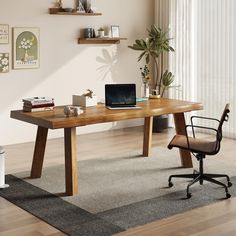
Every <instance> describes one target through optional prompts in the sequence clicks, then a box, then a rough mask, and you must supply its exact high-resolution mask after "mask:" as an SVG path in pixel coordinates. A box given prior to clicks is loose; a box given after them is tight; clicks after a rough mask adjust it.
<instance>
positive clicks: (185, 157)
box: [174, 113, 193, 168]
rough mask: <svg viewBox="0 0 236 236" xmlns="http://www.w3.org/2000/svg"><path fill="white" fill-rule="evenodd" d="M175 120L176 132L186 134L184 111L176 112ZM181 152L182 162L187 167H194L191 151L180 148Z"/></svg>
mask: <svg viewBox="0 0 236 236" xmlns="http://www.w3.org/2000/svg"><path fill="white" fill-rule="evenodd" d="M174 120H175V130H176V134H183V135H186V130H185V125H186V124H185V119H184V113H176V114H174ZM179 154H180V158H181V164H182V166H183V167H185V168H191V167H193V163H192V158H191V153H190V152H189V151H186V150H183V149H179Z"/></svg>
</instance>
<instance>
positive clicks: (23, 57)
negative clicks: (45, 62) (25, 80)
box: [13, 27, 39, 69]
mask: <svg viewBox="0 0 236 236" xmlns="http://www.w3.org/2000/svg"><path fill="white" fill-rule="evenodd" d="M34 68H39V28H23V27H22V28H13V69H34Z"/></svg>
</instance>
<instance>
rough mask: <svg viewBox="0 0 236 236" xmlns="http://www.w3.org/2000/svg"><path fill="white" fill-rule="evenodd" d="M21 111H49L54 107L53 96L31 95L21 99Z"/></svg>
mask: <svg viewBox="0 0 236 236" xmlns="http://www.w3.org/2000/svg"><path fill="white" fill-rule="evenodd" d="M22 101H23V111H29V112H34V111H51V110H53V109H54V106H55V104H54V98H51V97H32V98H25V99H22Z"/></svg>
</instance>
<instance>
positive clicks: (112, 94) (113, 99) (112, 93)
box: [105, 84, 136, 107]
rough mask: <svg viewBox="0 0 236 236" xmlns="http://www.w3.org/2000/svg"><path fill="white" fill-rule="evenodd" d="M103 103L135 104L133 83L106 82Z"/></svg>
mask: <svg viewBox="0 0 236 236" xmlns="http://www.w3.org/2000/svg"><path fill="white" fill-rule="evenodd" d="M105 105H106V106H111V107H119V106H135V105H136V86H135V84H106V85H105Z"/></svg>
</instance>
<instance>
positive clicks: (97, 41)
mask: <svg viewBox="0 0 236 236" xmlns="http://www.w3.org/2000/svg"><path fill="white" fill-rule="evenodd" d="M126 39H127V38H79V39H78V44H119V43H120V40H126Z"/></svg>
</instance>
